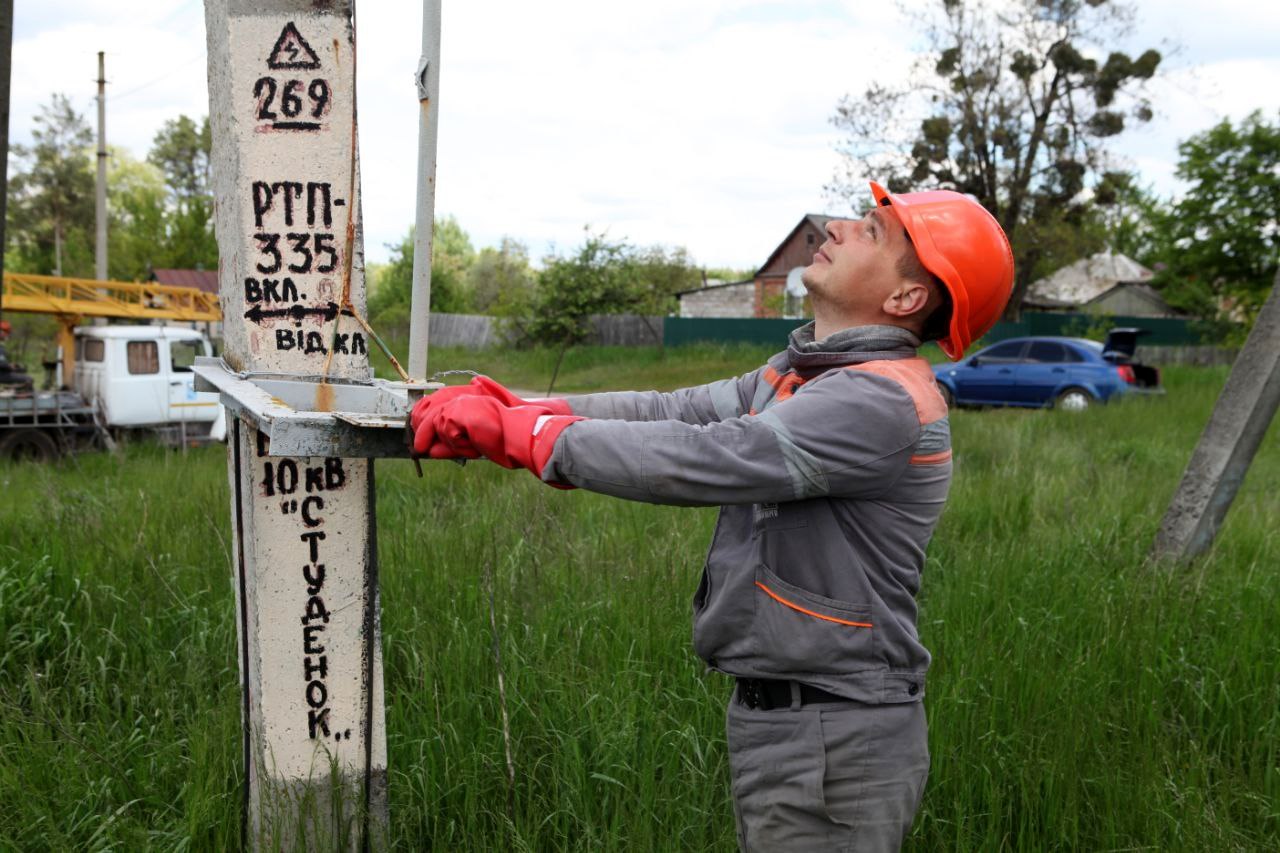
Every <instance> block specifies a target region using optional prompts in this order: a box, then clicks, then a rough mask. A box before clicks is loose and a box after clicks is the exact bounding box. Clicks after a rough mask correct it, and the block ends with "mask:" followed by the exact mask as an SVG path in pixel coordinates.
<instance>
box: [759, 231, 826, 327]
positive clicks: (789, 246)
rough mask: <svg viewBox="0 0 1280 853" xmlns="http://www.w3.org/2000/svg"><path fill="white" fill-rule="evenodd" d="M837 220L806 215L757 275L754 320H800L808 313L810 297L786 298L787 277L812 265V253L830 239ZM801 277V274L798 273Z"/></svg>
mask: <svg viewBox="0 0 1280 853" xmlns="http://www.w3.org/2000/svg"><path fill="white" fill-rule="evenodd" d="M835 218H836V217H834V216H823V215H821V214H817V213H807V214H805V216H804V218H803V219H801V220H800V221H799V222H798V223H796V227H795V228H792V229H791V233H790V234H788V235H787V236H786V239H784V240H783V241H782V242H781V243H779V244H778V247H777V248H776V249H774V250H773V254H771V255H769V259H768V260H767V261H765V262H764V265H763V266H761V267H760V269H759V270H758V271H757V272H756V278H755V282H756V287H755V302H754V306H753V307H754V309H755V316H757V317H783V316H788V317H799V316H802V315H804V314H805V313H807V302H808V298H807V297H798V296H796V295H795V294H794V290H795V289H794V288H793V293H792V295H791V296H788V294H787V276H788V275H791V274H792V273H794V272H795V271H796V270H798V269H804V268H805V267H807V266H809V264H811V263H812V262H813V253H814V252H816V251H818V247H819V246H821V245H822V241H823V240H826V239H827V223H828V222H830V221H831V220H832V219H835ZM796 275H799V273H796Z"/></svg>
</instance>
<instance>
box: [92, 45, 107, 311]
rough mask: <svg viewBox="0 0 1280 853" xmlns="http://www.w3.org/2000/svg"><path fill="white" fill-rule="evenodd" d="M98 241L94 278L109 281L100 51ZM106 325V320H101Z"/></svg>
mask: <svg viewBox="0 0 1280 853" xmlns="http://www.w3.org/2000/svg"><path fill="white" fill-rule="evenodd" d="M95 189H96V190H97V217H96V225H97V240H96V241H95V243H94V254H93V277H94V278H96V279H97V280H98V281H106V280H107V60H106V54H105V53H104V52H103V51H101V50H100V51H98V180H97V186H96V187H95ZM101 322H103V323H105V322H106V320H101Z"/></svg>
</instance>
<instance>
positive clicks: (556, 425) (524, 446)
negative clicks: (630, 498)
mask: <svg viewBox="0 0 1280 853" xmlns="http://www.w3.org/2000/svg"><path fill="white" fill-rule="evenodd" d="M580 420H584V418H580V417H577V416H575V415H559V414H556V413H555V412H554V411H553V410H551V409H550V408H548V407H546V406H542V405H539V404H536V403H534V404H530V405H527V406H504V405H503V404H502V403H501V402H499V401H498V400H496V399H494V398H492V397H480V396H469V397H468V396H464V397H458V398H456V399H454V400H452V401H450V402H447V403H444V404H442V405H440V406H437V407H435V408H434V409H433V410H432V411H431V412H430V413H429V415H428V416H427V417H426V419H425V420H424V421H423V422H422V423H421V425H420V426H419V428H418V430H417V431H416V432H415V433H414V441H413V447H414V451H415V452H416V453H418V454H424V455H428V456H430V457H432V458H433V459H447V458H457V457H463V458H468V459H475V458H477V457H480V456H483V457H485V458H486V459H489V460H491V461H493V462H496V463H498V464H499V465H501V466H502V467H504V468H527V469H528V470H530V471H532V472H533V474H534V475H535V476H537V477H539V478H541V477H542V469H543V468H545V467H546V465H547V462H548V461H549V460H550V459H551V453H552V451H553V450H554V449H555V443H556V439H557V438H559V436H560V433H562V432H563V431H564V430H565V428H566V427H568V426H569V425H570V424H572V423H574V422H576V421H580Z"/></svg>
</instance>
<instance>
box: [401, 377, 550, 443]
mask: <svg viewBox="0 0 1280 853" xmlns="http://www.w3.org/2000/svg"><path fill="white" fill-rule="evenodd" d="M477 396H478V397H492V398H494V399H495V400H497V401H499V402H500V403H502V405H504V406H528V405H535V406H543V407H544V408H546V409H548V410H549V411H550V412H551V414H553V415H572V414H573V410H572V409H570V408H569V403H568V401H566V400H562V399H559V398H557V397H548V398H547V399H544V400H534V401H529V400H522V399H520V398H519V397H517V396H516V395H515V394H512V393H511V392H510V391H508V390H507V389H506V388H504V387H503V386H502V385H501V384H500V383H498V382H495V381H494V380H492V379H490V378H489V377H488V376H476V377H474V378H472V380H471V382H469V383H468V384H466V385H450V386H449V387H448V388H441V389H440V390H439V391H435V392H433V393H431V394H428V395H426V396H425V397H423V398H422V399H421V400H419V401H418V402H416V403H414V405H413V411H411V412H409V429H410V430H412V431H413V433H414V434H415V435H416V434H417V432H418V428H419V427H420V426H421V425H422V422H423V421H424V420H425V419H426V418H427V416H428V415H429V414H430V413H431V412H432V411H433V410H434V409H436V408H438V407H439V406H443V405H444V404H445V403H448V402H450V401H452V400H456V399H458V398H459V397H477ZM414 443H415V445H416V444H417V442H416V441H415V442H414ZM422 452H425V451H422ZM472 458H474V457H472Z"/></svg>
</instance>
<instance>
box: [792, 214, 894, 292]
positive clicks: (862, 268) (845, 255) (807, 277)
mask: <svg viewBox="0 0 1280 853" xmlns="http://www.w3.org/2000/svg"><path fill="white" fill-rule="evenodd" d="M906 251H911V249H910V247H909V246H908V243H907V235H906V230H905V229H904V228H903V227H902V223H901V222H900V221H899V220H898V215H897V214H896V213H894V212H893V210H892V209H891V208H889V207H876V208H873V209H871V210H870V211H869V212H868V213H867V215H866V216H864V217H862V218H861V219H833V220H832V221H831V222H828V223H827V239H826V242H824V243H823V244H822V245H821V246H819V247H818V251H817V252H816V253H814V256H813V263H811V264H810V265H809V266H807V267H805V270H804V273H803V276H802V281H803V282H804V284H805V287H806V288H808V290H809V293H810V294H812V296H813V297H814V299H815V304H816V302H818V301H825V302H828V303H830V304H832V305H833V306H835V307H837V308H838V309H840V310H841V311H842V312H845V313H849V312H856V313H864V312H870V311H873V310H875V309H877V308H878V307H879V306H880V305H882V304H883V303H884V300H885V299H886V298H887V297H888V295H889V294H890V293H892V292H893V289H894V288H895V287H897V286H898V285H899V284H901V282H902V275H901V274H900V273H899V272H898V259H899V258H900V257H901V256H902V253H903V252H906Z"/></svg>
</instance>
